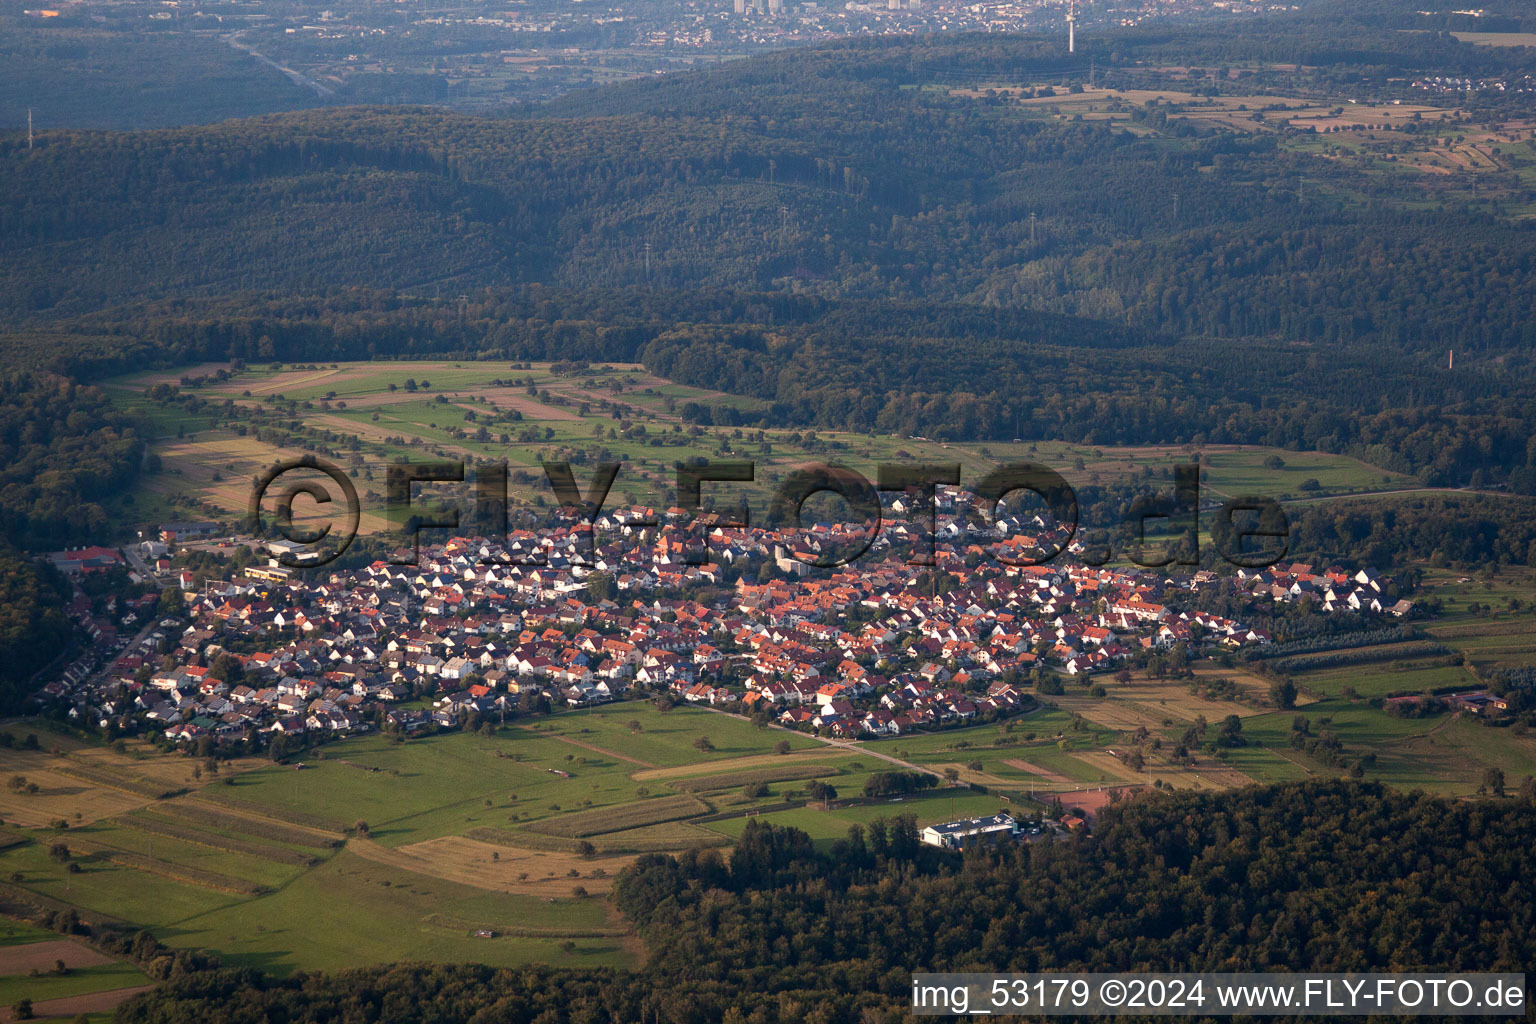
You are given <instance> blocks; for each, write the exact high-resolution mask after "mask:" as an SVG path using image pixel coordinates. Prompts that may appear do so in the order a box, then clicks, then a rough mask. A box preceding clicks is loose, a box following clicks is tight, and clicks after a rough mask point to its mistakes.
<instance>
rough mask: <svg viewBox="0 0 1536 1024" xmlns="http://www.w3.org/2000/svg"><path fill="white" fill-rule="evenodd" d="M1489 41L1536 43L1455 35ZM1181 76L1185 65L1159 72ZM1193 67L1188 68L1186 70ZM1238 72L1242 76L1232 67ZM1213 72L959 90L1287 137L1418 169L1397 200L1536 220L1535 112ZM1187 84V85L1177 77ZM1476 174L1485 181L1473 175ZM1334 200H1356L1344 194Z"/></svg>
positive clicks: (1518, 36)
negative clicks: (1492, 114)
mask: <svg viewBox="0 0 1536 1024" xmlns="http://www.w3.org/2000/svg"><path fill="white" fill-rule="evenodd" d="M1456 35H1457V37H1458V38H1462V39H1464V41H1467V42H1475V43H1478V44H1480V45H1487V46H1528V45H1533V43H1532V42H1531V40H1532V39H1533V37H1532V36H1531V35H1530V34H1529V33H1456ZM1160 70H1161V71H1162V72H1178V71H1180V70H1181V69H1166V68H1165V69H1160ZM1184 70H1186V71H1187V69H1184ZM1230 73H1231V75H1233V76H1236V75H1237V74H1239V73H1240V72H1239V71H1238V70H1237V69H1233V70H1232V71H1231V72H1230ZM1203 74H1205V75H1206V77H1205V78H1203V79H1202V78H1199V77H1195V76H1190V75H1188V74H1185V76H1184V77H1185V78H1186V79H1187V80H1188V81H1189V85H1188V86H1187V87H1184V88H1160V89H1136V88H1084V89H1082V91H1080V92H1069V91H1067V90H1066V89H1063V88H1060V87H1059V83H1050V82H1034V83H997V84H995V85H994V86H993V87H992V88H990V89H988V88H967V89H953V90H951V91H952V92H953V93H954V94H955V95H960V96H970V97H983V96H987V95H988V94H990V95H991V96H993V97H1003V98H1006V99H1008V100H1011V101H1012V102H1014V103H1016V104H1018V105H1019V108H1020V109H1021V110H1023V111H1025V112H1026V113H1028V114H1031V115H1034V116H1041V117H1051V118H1055V119H1060V120H1071V119H1076V118H1082V119H1083V120H1085V121H1102V122H1106V123H1110V124H1114V125H1115V126H1116V127H1119V128H1123V129H1125V130H1127V131H1131V132H1134V133H1138V134H1142V133H1146V132H1148V131H1150V129H1149V128H1148V127H1147V126H1145V125H1144V124H1142V123H1141V122H1140V121H1138V120H1137V118H1136V117H1134V116H1133V111H1134V112H1136V113H1137V114H1140V113H1141V112H1143V111H1146V110H1157V111H1161V112H1162V113H1163V114H1166V115H1167V117H1168V119H1169V120H1186V121H1190V122H1192V123H1196V124H1200V125H1202V126H1209V127H1215V128H1219V129H1222V130H1225V131H1229V132H1236V133H1239V134H1245V135H1251V134H1279V135H1280V136H1281V138H1282V140H1283V141H1282V144H1283V145H1285V146H1286V147H1287V148H1290V149H1294V150H1297V151H1301V152H1308V153H1313V154H1315V155H1318V156H1321V157H1324V158H1326V159H1330V160H1337V161H1346V162H1349V163H1352V164H1354V165H1355V166H1358V167H1361V168H1365V169H1369V170H1372V171H1375V172H1379V173H1382V174H1399V175H1403V174H1406V175H1412V176H1413V178H1412V180H1413V182H1414V183H1415V184H1416V185H1419V186H1422V187H1423V188H1424V189H1427V190H1428V191H1420V190H1405V191H1404V192H1403V194H1402V195H1401V196H1400V197H1399V198H1398V200H1397V201H1398V202H1400V203H1402V204H1403V205H1405V206H1419V205H1423V204H1424V203H1426V202H1429V201H1440V200H1445V199H1450V198H1452V197H1454V198H1455V199H1456V200H1457V201H1478V200H1484V201H1488V200H1506V201H1508V202H1507V204H1506V206H1504V207H1502V208H1501V209H1503V210H1504V211H1505V212H1507V213H1508V214H1509V215H1511V216H1516V217H1525V216H1531V215H1533V213H1536V211H1533V210H1532V209H1531V208H1530V206H1529V204H1528V203H1527V201H1526V200H1525V198H1524V195H1523V193H1524V191H1525V190H1526V189H1528V188H1529V187H1530V186H1531V184H1532V183H1533V182H1536V118H1523V119H1511V120H1504V119H1501V120H1498V121H1488V120H1486V119H1480V118H1479V117H1477V116H1475V115H1474V114H1473V113H1471V112H1469V111H1467V110H1464V109H1461V108H1456V107H1444V106H1432V105H1429V104H1422V103H1414V102H1411V101H1408V100H1392V101H1390V102H1387V101H1383V102H1366V101H1363V100H1362V101H1357V100H1354V99H1347V98H1346V99H1336V100H1330V101H1328V102H1319V101H1318V100H1316V99H1309V98H1305V97H1298V96H1287V95H1285V94H1283V93H1253V94H1243V93H1234V94H1228V95H1220V96H1205V95H1201V94H1200V92H1199V90H1200V89H1201V88H1202V87H1203V86H1208V85H1210V84H1213V83H1212V82H1211V81H1210V79H1209V72H1204V73H1203ZM1178 84H1179V85H1183V82H1179V83H1178ZM1474 179H1477V180H1476V181H1474ZM1325 187H1326V186H1324V185H1323V184H1322V183H1321V182H1311V183H1310V189H1309V183H1308V182H1305V181H1300V182H1298V183H1297V189H1298V198H1303V199H1304V197H1305V196H1306V194H1307V193H1308V191H1309V190H1310V191H1311V192H1312V194H1313V195H1321V194H1324V189H1325ZM1336 198H1340V199H1345V200H1351V199H1353V198H1354V197H1352V196H1348V195H1344V194H1336Z"/></svg>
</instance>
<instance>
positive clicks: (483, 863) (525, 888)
mask: <svg viewBox="0 0 1536 1024" xmlns="http://www.w3.org/2000/svg"><path fill="white" fill-rule="evenodd" d="M347 849H349V850H351V851H352V852H353V853H356V854H358V855H359V856H361V857H365V858H367V859H368V860H371V861H374V862H375V863H378V864H385V865H390V866H393V867H398V868H401V869H404V870H406V871H414V872H416V873H417V874H421V875H429V876H431V877H434V878H442V879H445V880H447V881H450V882H457V883H459V884H460V885H469V886H474V887H475V888H477V889H489V890H491V891H493V892H509V893H519V894H522V895H531V896H571V895H574V893H575V890H576V889H577V888H582V889H585V890H586V891H587V892H589V893H605V892H607V891H608V890H609V889H610V888H612V886H613V876H614V875H616V874H618V873H619V872H620V871H622V870H623V869H624V868H625V867H627V866H628V865H629V864H630V862H631V861H633V860H634V859H635V855H633V854H620V855H612V856H598V857H595V858H593V859H592V860H586V859H584V858H582V857H579V856H577V855H576V854H574V853H567V852H563V851H558V850H526V849H519V848H517V847H512V846H499V845H495V844H492V843H486V842H482V841H480V840H478V839H470V838H468V837H467V836H444V837H443V838H441V839H429V840H427V841H425V842H421V843H411V844H409V845H406V846H402V847H400V848H399V849H390V848H389V847H387V846H383V845H381V844H379V843H377V842H374V841H373V840H371V839H352V840H349V841H348V842H347ZM572 871H574V872H576V874H575V875H572V874H571V872H572ZM597 871H602V872H603V874H601V875H595V874H594V873H595V872H597Z"/></svg>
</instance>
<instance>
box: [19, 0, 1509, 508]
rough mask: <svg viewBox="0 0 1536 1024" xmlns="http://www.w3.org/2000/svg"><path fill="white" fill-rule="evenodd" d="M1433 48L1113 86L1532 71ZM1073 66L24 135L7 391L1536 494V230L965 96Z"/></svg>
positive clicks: (1164, 43) (706, 82)
mask: <svg viewBox="0 0 1536 1024" xmlns="http://www.w3.org/2000/svg"><path fill="white" fill-rule="evenodd" d="M1405 11H1407V7H1406V6H1405V5H1404V4H1401V3H1388V2H1380V3H1372V4H1365V5H1344V6H1342V7H1341V6H1340V5H1337V4H1313V5H1309V6H1308V7H1307V8H1306V9H1305V10H1303V11H1302V12H1300V13H1298V14H1295V15H1293V16H1287V17H1275V18H1269V19H1265V20H1264V21H1263V22H1262V23H1258V24H1254V23H1245V25H1244V26H1243V28H1242V30H1241V31H1239V30H1238V29H1237V28H1233V27H1230V26H1229V27H1227V28H1221V27H1220V26H1217V27H1214V28H1205V27H1202V28H1201V29H1200V30H1199V31H1198V32H1195V31H1191V30H1188V29H1177V28H1166V29H1163V30H1160V31H1156V32H1152V31H1141V32H1134V33H1133V32H1126V33H1121V34H1114V35H1110V36H1107V37H1103V38H1096V39H1095V40H1094V41H1093V42H1092V43H1091V44H1090V45H1091V46H1093V47H1097V48H1098V49H1095V50H1094V51H1093V60H1094V61H1095V62H1096V66H1097V71H1096V73H1097V74H1100V75H1102V76H1103V81H1104V82H1106V83H1110V84H1114V82H1115V81H1116V80H1117V79H1116V76H1117V75H1118V76H1120V80H1121V81H1124V82H1128V83H1131V84H1146V83H1145V82H1144V81H1142V79H1141V78H1140V77H1138V76H1141V75H1142V73H1143V72H1144V71H1145V69H1146V66H1147V65H1148V64H1149V63H1150V62H1153V61H1155V60H1157V59H1159V58H1160V57H1164V56H1166V54H1168V53H1172V52H1174V51H1175V50H1179V51H1181V52H1183V53H1184V54H1185V59H1186V60H1196V59H1198V60H1201V61H1205V62H1208V63H1211V64H1220V63H1221V62H1223V61H1240V60H1241V61H1258V62H1264V61H1270V60H1274V61H1279V60H1285V61H1287V62H1288V63H1287V64H1286V65H1285V67H1292V66H1293V65H1294V64H1295V63H1297V62H1299V63H1300V65H1301V66H1302V67H1304V68H1307V69H1308V70H1307V71H1306V80H1305V81H1302V80H1296V81H1291V80H1289V79H1286V78H1285V77H1284V76H1285V75H1295V74H1299V72H1296V71H1285V70H1283V69H1278V66H1277V69H1274V70H1261V71H1258V72H1254V74H1255V75H1257V76H1258V77H1259V78H1261V79H1265V80H1266V83H1267V84H1270V85H1275V86H1287V87H1295V88H1297V89H1301V90H1303V91H1305V90H1314V91H1315V90H1326V89H1337V88H1340V87H1341V86H1343V85H1345V84H1348V83H1352V87H1355V86H1358V87H1360V88H1361V89H1369V90H1374V91H1376V92H1378V93H1390V90H1391V89H1392V88H1394V87H1395V86H1393V85H1392V84H1391V83H1393V82H1395V81H1398V78H1397V76H1399V75H1403V74H1411V73H1415V72H1421V71H1424V70H1426V69H1434V70H1437V71H1439V72H1443V73H1453V72H1454V73H1462V74H1506V73H1514V71H1515V70H1517V69H1519V68H1520V67H1522V66H1523V65H1522V63H1521V61H1522V58H1521V57H1520V56H1519V54H1520V53H1521V52H1522V51H1519V50H1499V49H1498V48H1490V47H1475V46H1469V45H1464V44H1461V43H1458V42H1457V41H1456V40H1455V39H1454V38H1452V37H1450V36H1449V35H1447V34H1445V30H1446V28H1447V27H1456V26H1441V25H1434V26H1430V25H1422V26H1420V27H1424V28H1426V29H1429V30H1428V31H1424V32H1404V31H1402V30H1401V29H1402V28H1403V27H1405V25H1406V23H1405V22H1403V19H1404V18H1408V20H1409V21H1413V19H1414V18H1417V17H1419V16H1418V15H1411V16H1410V14H1409V13H1405ZM1415 24H1417V22H1415ZM1053 45H1054V44H1048V43H1046V42H1043V41H1040V40H1035V39H1028V38H1019V37H1008V36H983V37H965V38H943V37H927V38H919V39H882V40H873V41H867V42H859V43H852V44H847V45H842V46H836V47H829V48H822V49H802V50H796V51H792V52H786V53H780V54H771V55H766V56H763V57H758V58H753V59H751V60H746V61H733V62H729V63H727V64H724V65H721V66H718V67H714V68H710V69H708V70H701V71H697V72H689V73H684V74H678V75H669V76H665V77H663V78H660V79H657V80H654V81H643V82H636V83H631V84H628V85H622V86H617V87H613V88H607V89H602V90H593V91H589V92H586V93H581V94H576V95H572V96H569V97H566V98H565V99H563V100H561V101H558V102H556V103H555V104H553V105H550V106H547V107H541V108H536V109H531V110H529V111H526V112H525V113H524V114H522V115H520V116H518V117H514V118H504V119H492V118H476V117H467V116H461V115H456V114H451V113H446V112H443V111H439V110H426V109H401V108H392V109H382V108H344V109H326V110H316V111H306V112H301V113H292V114H279V115H272V116H269V117H263V118H256V119H252V120H244V121H231V122H226V123H223V124H219V125H213V126H209V127H198V128H183V129H177V130H173V131H159V132H130V133H89V132H49V133H47V134H45V135H44V136H42V137H40V139H39V142H38V145H37V147H36V148H35V149H27V148H26V147H25V144H24V143H23V142H22V141H21V140H19V139H17V138H14V137H11V138H8V139H6V140H4V141H0V256H3V258H0V305H3V306H4V311H5V316H6V319H7V328H6V332H5V337H4V338H3V339H0V353H3V359H4V362H5V364H6V365H7V366H8V367H9V368H13V369H20V370H35V369H46V370H50V371H53V372H57V373H63V374H66V375H69V376H71V377H73V378H75V379H78V380H92V379H97V378H99V377H100V376H102V375H105V374H107V373H110V372H114V371H120V370H122V369H125V368H127V367H130V366H142V365H146V364H154V363H159V364H164V365H176V364H179V363H184V362H187V361H192V360H198V359H228V358H241V359H245V360H248V361H259V360H267V359H282V360H295V359H302V360H314V359H338V358H409V357H413V356H424V355H450V354H451V355H453V356H454V357H456V358H474V357H485V358H510V359H541V358H583V359H592V360H637V361H642V362H644V363H645V365H646V366H647V367H648V368H650V369H652V370H653V371H655V372H657V373H660V374H664V375H667V376H670V377H672V378H674V379H676V380H678V381H680V382H683V383H687V384H696V385H705V386H709V387H714V388H723V389H725V390H728V391H734V392H737V393H740V394H745V395H750V396H752V397H754V398H759V399H762V400H763V402H764V403H765V410H766V411H764V412H763V413H761V414H760V415H759V414H752V415H749V416H747V417H745V419H746V420H747V422H745V423H741V424H740V425H766V424H771V425H775V426H810V427H817V428H850V429H857V430H875V431H881V432H888V433H894V434H904V435H922V436H927V437H935V438H940V439H956V440H985V439H1008V438H1012V437H1029V438H1063V439H1068V440H1073V441H1081V442H1090V443H1101V444H1114V443H1152V442H1157V443H1189V444H1202V443H1253V444H1268V445H1279V446H1285V447H1292V448H1305V449H1321V450H1327V451H1336V452H1344V453H1348V454H1351V455H1354V456H1357V457H1359V458H1361V459H1363V460H1365V461H1367V462H1370V463H1372V464H1374V465H1378V466H1381V467H1383V468H1384V469H1390V470H1395V471H1402V472H1409V473H1415V474H1417V475H1418V476H1419V477H1420V479H1421V480H1422V481H1423V482H1424V483H1426V484H1429V485H1434V486H1460V485H1470V486H1473V487H1479V488H1486V487H1497V486H1507V487H1508V488H1509V489H1511V490H1513V491H1516V492H1520V493H1525V494H1533V493H1536V445H1532V444H1530V443H1529V437H1528V434H1529V431H1528V426H1527V425H1528V424H1529V423H1530V422H1532V420H1533V419H1536V407H1533V404H1532V403H1533V402H1536V399H1532V398H1530V397H1529V389H1528V388H1526V387H1525V386H1524V384H1525V382H1526V381H1528V380H1529V379H1530V375H1531V371H1532V364H1531V359H1532V356H1531V352H1532V350H1533V348H1536V327H1533V325H1532V322H1531V320H1530V317H1529V309H1530V301H1529V298H1530V296H1531V295H1532V294H1533V293H1536V223H1533V222H1531V221H1529V220H1524V221H1522V220H1518V219H1514V218H1509V217H1506V216H1504V215H1503V214H1502V213H1501V212H1500V210H1499V209H1498V208H1497V207H1496V206H1493V205H1490V204H1487V203H1467V202H1463V201H1462V200H1461V199H1459V198H1457V197H1456V196H1455V195H1453V194H1452V193H1448V192H1447V191H1446V190H1445V183H1444V182H1441V181H1438V180H1430V179H1433V178H1435V177H1436V176H1433V175H1422V176H1419V178H1422V179H1423V180H1422V181H1421V180H1419V178H1409V177H1405V176H1403V175H1396V174H1388V175H1381V174H1372V173H1368V172H1367V171H1365V170H1363V169H1361V168H1359V167H1355V166H1353V165H1350V164H1347V163H1346V162H1341V161H1333V160H1323V159H1318V158H1317V157H1316V156H1312V155H1309V154H1305V153H1300V152H1296V151H1294V150H1292V149H1290V148H1288V147H1286V146H1283V145H1281V144H1280V142H1279V140H1278V137H1277V136H1276V135H1275V134H1273V133H1257V134H1251V135H1244V134H1240V133H1235V132H1228V131H1218V130H1214V129H1211V128H1209V127H1199V126H1196V125H1195V124H1193V123H1192V122H1185V121H1180V120H1177V119H1175V118H1169V117H1168V116H1167V113H1166V111H1164V110H1163V109H1158V105H1156V104H1148V105H1146V106H1145V107H1138V108H1136V110H1135V111H1133V113H1134V115H1135V117H1136V119H1137V120H1136V127H1137V130H1136V131H1134V132H1133V131H1129V130H1126V129H1125V128H1123V127H1108V126H1106V125H1105V124H1104V123H1102V122H1095V121H1077V120H1070V119H1066V120H1057V119H1053V118H1051V117H1049V116H1041V114H1040V112H1039V111H1038V110H1037V111H1035V112H1030V111H1028V110H1025V109H1024V108H1021V107H1018V106H1017V105H1013V104H1000V103H995V102H992V101H990V100H989V99H987V98H986V97H984V96H982V97H977V96H969V95H962V94H958V93H955V92H953V91H951V90H950V89H949V88H947V87H945V83H946V82H953V81H955V80H964V81H973V80H975V76H978V75H985V74H995V75H1006V76H1008V77H1009V78H1012V79H1015V80H1028V79H1031V78H1036V77H1041V76H1043V77H1047V78H1051V77H1056V78H1061V79H1063V80H1065V79H1067V78H1070V77H1071V76H1072V75H1073V74H1075V73H1076V71H1074V69H1073V68H1071V67H1066V66H1064V65H1062V64H1061V59H1060V55H1059V54H1057V53H1055V52H1054V50H1053V49H1052V46H1053ZM1259 66H1260V67H1261V68H1264V67H1267V65H1264V64H1262V63H1261V64H1260V65H1259ZM1274 75H1279V76H1281V77H1280V78H1278V79H1275V80H1274V81H1268V79H1267V77H1266V76H1274ZM1233 87H1234V88H1239V87H1241V88H1247V89H1252V88H1254V87H1255V86H1254V83H1253V82H1236V83H1234V84H1233ZM1222 88H1226V86H1222ZM1303 178H1304V179H1305V182H1306V187H1305V190H1303V189H1302V188H1300V187H1299V185H1298V182H1300V181H1301V180H1302V179H1303ZM1452 348H1454V349H1455V351H1456V354H1457V358H1456V362H1455V369H1454V370H1452V369H1450V368H1448V366H1447V356H1446V353H1447V349H1452ZM689 412H690V415H691V417H692V418H693V419H695V420H696V421H698V422H703V423H710V422H716V421H717V420H718V421H720V422H722V423H724V424H726V425H731V424H736V423H737V422H738V421H740V420H742V419H743V417H742V416H741V414H738V413H735V412H733V411H731V410H726V409H716V410H708V409H696V410H689ZM753 416H756V417H757V419H756V423H753V422H752V420H753ZM125 471H126V470H125ZM86 498H87V500H89V495H86ZM74 535H75V536H80V535H81V534H79V533H78V532H77V533H75V534H74Z"/></svg>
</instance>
